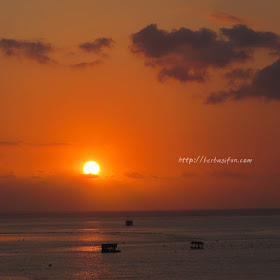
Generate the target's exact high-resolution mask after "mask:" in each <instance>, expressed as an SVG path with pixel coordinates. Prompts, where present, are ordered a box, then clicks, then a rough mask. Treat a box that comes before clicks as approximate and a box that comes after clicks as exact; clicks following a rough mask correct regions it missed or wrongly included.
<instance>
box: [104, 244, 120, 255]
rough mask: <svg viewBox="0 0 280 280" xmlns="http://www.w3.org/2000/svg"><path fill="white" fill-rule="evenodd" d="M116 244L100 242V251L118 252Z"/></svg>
mask: <svg viewBox="0 0 280 280" xmlns="http://www.w3.org/2000/svg"><path fill="white" fill-rule="evenodd" d="M117 247H118V244H117V243H112V244H101V252H102V253H120V252H121V250H117Z"/></svg>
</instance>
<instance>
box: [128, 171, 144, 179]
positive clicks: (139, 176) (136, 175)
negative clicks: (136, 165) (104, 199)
mask: <svg viewBox="0 0 280 280" xmlns="http://www.w3.org/2000/svg"><path fill="white" fill-rule="evenodd" d="M124 175H125V176H127V177H129V178H134V179H143V178H144V175H142V174H140V173H138V172H136V171H127V172H125V173H124Z"/></svg>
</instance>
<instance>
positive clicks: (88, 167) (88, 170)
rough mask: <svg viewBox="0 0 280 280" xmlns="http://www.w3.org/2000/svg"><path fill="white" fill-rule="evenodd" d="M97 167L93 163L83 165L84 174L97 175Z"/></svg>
mask: <svg viewBox="0 0 280 280" xmlns="http://www.w3.org/2000/svg"><path fill="white" fill-rule="evenodd" d="M99 169H100V168H99V165H98V164H97V163H96V162H95V161H88V162H87V163H86V164H85V165H84V173H85V174H94V175H97V174H98V173H99Z"/></svg>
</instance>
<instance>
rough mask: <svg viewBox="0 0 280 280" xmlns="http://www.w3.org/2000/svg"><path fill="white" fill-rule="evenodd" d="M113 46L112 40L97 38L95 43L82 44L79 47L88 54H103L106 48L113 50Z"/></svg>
mask: <svg viewBox="0 0 280 280" xmlns="http://www.w3.org/2000/svg"><path fill="white" fill-rule="evenodd" d="M113 44H114V40H113V39H112V38H97V39H95V40H94V41H93V42H85V43H82V44H80V46H79V47H80V48H81V49H82V50H84V51H86V52H93V53H95V54H101V53H102V51H103V49H104V48H107V49H108V48H111V47H112V46H113Z"/></svg>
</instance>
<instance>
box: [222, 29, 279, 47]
mask: <svg viewBox="0 0 280 280" xmlns="http://www.w3.org/2000/svg"><path fill="white" fill-rule="evenodd" d="M220 31H221V34H222V35H223V36H225V37H227V39H228V40H229V41H230V42H231V43H232V44H233V45H235V46H237V47H241V48H244V47H250V48H269V49H272V50H277V51H279V50H280V40H279V36H278V35H277V34H276V33H273V32H263V31H255V30H253V29H251V28H249V27H248V26H246V25H244V24H243V25H235V26H233V27H232V28H221V29H220Z"/></svg>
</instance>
